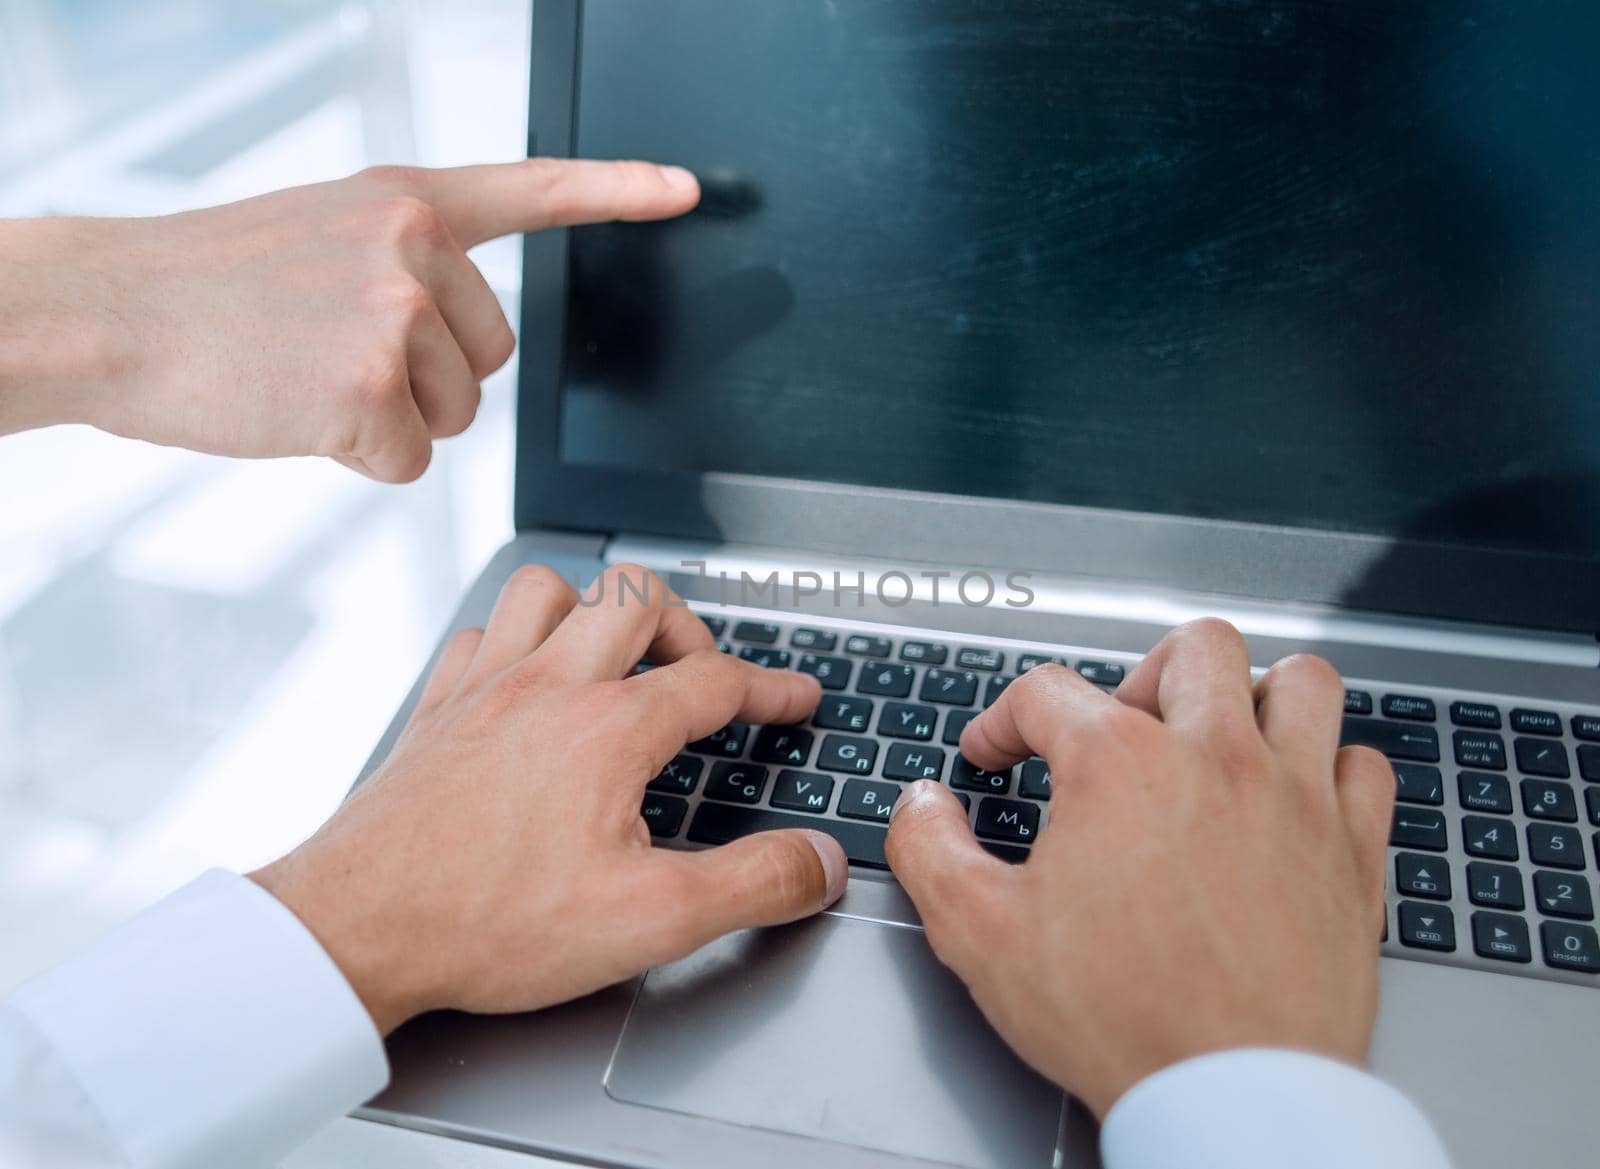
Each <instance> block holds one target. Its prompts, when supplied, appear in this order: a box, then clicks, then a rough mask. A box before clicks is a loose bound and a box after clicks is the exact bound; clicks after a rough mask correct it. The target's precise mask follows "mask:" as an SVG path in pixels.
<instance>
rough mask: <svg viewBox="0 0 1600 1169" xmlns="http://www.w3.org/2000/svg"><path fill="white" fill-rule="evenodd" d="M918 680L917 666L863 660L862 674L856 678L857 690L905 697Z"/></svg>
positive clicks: (891, 696)
mask: <svg viewBox="0 0 1600 1169" xmlns="http://www.w3.org/2000/svg"><path fill="white" fill-rule="evenodd" d="M916 680H917V671H916V668H915V667H913V666H908V665H906V664H905V663H904V662H863V663H862V665H861V676H860V677H859V678H857V679H856V691H857V692H858V693H860V694H882V695H884V696H885V697H888V698H904V697H905V696H906V695H908V694H910V693H911V684H912V683H913V682H915V681H916Z"/></svg>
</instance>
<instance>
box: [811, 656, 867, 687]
mask: <svg viewBox="0 0 1600 1169" xmlns="http://www.w3.org/2000/svg"><path fill="white" fill-rule="evenodd" d="M854 668H855V663H854V662H852V661H851V660H850V659H849V658H830V657H825V656H823V655H822V654H801V655H800V672H801V673H802V674H810V675H811V676H812V677H813V678H815V679H816V680H817V681H818V682H821V683H822V688H823V689H824V690H843V689H844V688H845V687H846V686H848V685H850V671H851V670H852V669H854Z"/></svg>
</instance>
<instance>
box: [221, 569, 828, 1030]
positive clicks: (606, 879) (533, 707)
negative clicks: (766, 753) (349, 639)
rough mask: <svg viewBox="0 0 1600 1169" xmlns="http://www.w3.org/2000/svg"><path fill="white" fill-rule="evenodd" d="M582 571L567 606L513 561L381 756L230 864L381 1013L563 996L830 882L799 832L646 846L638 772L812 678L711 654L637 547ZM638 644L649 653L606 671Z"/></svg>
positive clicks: (814, 904) (803, 693)
mask: <svg viewBox="0 0 1600 1169" xmlns="http://www.w3.org/2000/svg"><path fill="white" fill-rule="evenodd" d="M624 580H626V581H627V582H629V583H628V584H626V585H624V584H623V583H622V582H623V581H624ZM597 587H598V590H599V591H598V592H596V591H595V590H591V593H590V599H591V600H593V599H594V598H595V597H599V598H600V599H599V600H598V601H595V603H592V604H585V605H579V604H578V598H577V596H576V594H575V593H574V592H573V590H572V588H571V587H570V586H569V585H568V584H567V583H566V582H565V581H563V580H562V579H561V577H559V576H558V575H557V574H556V573H554V572H553V571H551V570H549V569H546V568H524V569H521V570H519V571H518V572H517V573H516V574H515V575H514V576H513V577H512V578H511V580H510V582H509V583H508V584H507V585H506V587H505V589H504V591H503V592H502V593H501V596H500V599H499V602H498V603H497V604H496V606H495V610H494V614H493V616H492V617H491V618H490V620H489V623H488V625H487V627H486V628H485V629H483V630H482V631H479V630H466V631H463V632H462V633H460V634H458V635H457V636H456V637H455V638H454V639H453V640H452V641H450V642H449V643H448V645H447V647H446V648H445V650H444V651H443V653H442V655H441V657H440V659H439V662H438V664H437V666H436V667H435V668H434V671H433V674H432V676H431V677H430V678H429V680H428V683H427V687H426V689H425V691H424V693H423V695H422V697H421V699H420V701H419V703H418V706H417V710H416V713H415V715H414V716H413V717H412V719H411V722H410V724H409V725H408V727H407V728H406V731H405V734H404V735H403V736H402V737H401V739H400V741H399V743H398V744H397V745H396V746H395V749H394V751H393V753H392V754H391V755H390V757H389V759H388V760H387V761H386V762H385V763H384V765H383V767H382V768H381V769H380V770H379V771H378V772H377V773H376V774H375V775H374V776H373V777H372V778H371V779H370V780H368V781H367V783H366V784H365V785H363V786H362V787H361V788H360V789H359V790H358V791H357V792H356V793H355V794H354V795H353V796H352V797H351V799H350V800H349V801H348V802H347V803H346V804H345V806H344V807H343V808H342V809H340V811H339V812H338V813H337V814H336V815H335V816H334V817H333V819H332V820H330V821H329V822H328V824H327V825H325V826H324V827H323V829H322V830H321V831H320V832H318V833H317V834H316V835H315V836H314V837H312V838H311V839H310V840H309V841H307V842H306V843H305V844H303V845H301V846H300V847H299V848H298V849H296V850H295V851H294V852H292V853H290V854H289V855H288V856H287V857H284V858H283V859H282V860H279V861H277V862H275V863H273V864H271V865H269V866H267V867H266V868H265V869H262V870H260V871H259V872H257V873H254V874H252V877H253V878H254V879H255V880H256V881H257V882H258V883H259V884H261V885H262V886H264V887H265V888H266V889H267V890H268V891H270V892H271V893H273V894H274V895H275V896H277V897H278V899H279V900H280V901H282V902H284V903H285V904H286V905H288V906H289V908H290V909H292V910H293V911H294V912H295V914H296V915H298V916H299V917H300V919H301V920H302V921H304V922H305V923H306V925H307V926H308V927H309V928H310V929H311V931H312V932H313V933H314V934H316V936H317V938H318V940H319V941H321V942H322V944H323V946H324V948H326V949H327V951H328V952H329V954H330V955H331V956H332V957H333V959H334V961H335V962H337V963H338V964H339V966H340V968H341V970H342V971H343V972H344V974H345V976H346V977H347V978H348V979H349V981H350V983H351V985H352V986H353V987H354V988H355V990H356V993H357V994H358V995H360V997H361V999H362V1002H363V1003H364V1004H365V1005H366V1007H367V1010H368V1011H369V1012H370V1013H371V1015H372V1017H373V1020H374V1021H375V1022H376V1023H377V1025H378V1027H379V1029H380V1030H382V1031H384V1032H388V1031H389V1030H392V1029H393V1028H394V1027H396V1026H398V1025H399V1024H400V1023H401V1022H403V1021H404V1020H405V1019H407V1018H409V1017H410V1016H412V1015H415V1014H418V1013H420V1012H422V1011H425V1010H429V1009H433V1008H440V1007H453V1008H459V1009H462V1010H471V1011H520V1010H531V1009H533V1008H536V1007H541V1006H548V1005H550V1004H553V1003H558V1002H562V1001H565V1000H567V999H571V998H576V997H577V996H579V995H582V994H585V993H588V992H589V991H593V990H598V989H599V988H600V987H603V986H607V985H610V984H612V983H615V982H618V981H621V980H622V979H625V978H628V977H630V976H632V975H635V974H638V973H640V972H641V971H643V970H645V969H646V968H647V967H650V966H653V965H656V964H657V963H660V962H665V961H668V960H670V959H672V958H676V957H681V956H682V955H684V954H687V953H689V952H690V951H692V950H694V949H696V948H698V947H699V946H701V945H703V944H704V943H706V942H708V941H710V940H711V939H713V938H715V937H717V936H718V935H720V934H723V933H727V932H729V931H731V930H734V929H739V928H743V927H745V926H754V925H767V924H775V923H779V922H785V921H792V920H794V919H795V918H798V917H803V916H805V915H808V914H811V913H814V912H816V911H817V910H819V909H822V908H824V907H825V906H826V905H829V904H831V903H832V902H833V901H834V900H836V899H837V898H838V897H839V895H840V893H841V892H842V891H843V889H844V883H845V878H846V871H847V870H846V861H845V856H844V853H843V851H842V850H841V849H840V847H839V845H838V844H837V843H836V842H835V841H834V840H833V838H831V837H829V836H827V835H825V834H823V833H820V832H812V831H799V830H791V831H785V832H769V833H763V834H760V835H757V836H751V837H747V838H745V839H743V840H739V841H735V842H734V843H731V844H728V845H725V846H723V847H721V848H716V849H711V850H707V851H704V852H668V851H663V850H652V849H651V847H650V840H651V837H650V830H649V827H648V826H647V824H646V822H645V821H644V820H643V819H641V818H640V814H639V809H640V802H641V799H642V797H643V795H644V792H645V785H646V784H647V783H649V782H650V780H651V779H652V778H653V777H654V776H655V775H656V774H657V773H658V772H659V771H661V770H662V768H663V766H664V765H666V764H667V763H668V762H669V761H670V760H671V759H672V758H673V756H674V755H675V754H676V753H677V752H678V751H680V750H681V749H682V747H683V745H684V743H685V742H687V741H689V740H694V739H701V738H704V737H706V736H709V735H712V734H713V733H714V732H716V731H718V730H720V729H721V728H723V727H725V726H726V725H727V724H728V723H729V722H730V721H732V720H734V719H739V720H744V721H748V722H759V723H771V724H778V725H781V724H785V723H791V722H795V721H797V720H799V719H801V718H803V717H804V716H805V715H807V714H809V713H810V712H811V711H812V710H813V709H814V708H815V707H816V705H817V701H818V699H819V697H820V695H821V691H820V689H819V687H818V685H817V682H816V680H815V679H814V678H812V677H809V676H807V675H805V674H801V673H797V672H792V671H787V670H767V669H762V668H761V667H760V666H757V665H753V664H751V663H749V662H744V661H740V660H738V659H737V658H735V657H733V656H731V655H728V654H722V653H718V652H717V648H716V642H715V640H714V639H713V638H712V636H711V634H710V632H709V631H708V630H707V629H706V626H705V625H704V623H702V622H701V621H700V619H699V618H698V617H696V616H695V615H694V614H693V613H691V612H690V611H689V610H688V609H686V608H682V607H680V606H677V605H674V604H673V603H672V602H674V601H675V600H676V598H673V597H672V596H671V594H670V593H669V592H668V591H667V588H666V586H665V585H664V584H663V583H662V582H661V581H660V580H659V579H657V578H656V577H655V576H654V575H653V574H651V573H649V572H648V571H647V570H644V569H639V568H633V567H631V566H623V567H618V568H613V569H610V570H609V571H608V572H607V573H606V574H605V575H604V576H603V577H602V578H601V581H600V582H598V586H597ZM640 598H643V599H642V600H641V599H640ZM647 653H648V655H649V657H650V660H651V661H653V662H655V663H658V665H659V668H657V669H654V670H652V671H650V672H649V673H646V674H642V675H639V676H637V677H630V676H629V675H630V674H631V672H632V670H633V666H634V663H635V662H637V661H638V660H639V659H640V658H641V657H642V656H644V655H646V654H647Z"/></svg>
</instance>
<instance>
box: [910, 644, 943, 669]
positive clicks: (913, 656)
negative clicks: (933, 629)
mask: <svg viewBox="0 0 1600 1169" xmlns="http://www.w3.org/2000/svg"><path fill="white" fill-rule="evenodd" d="M949 656H950V647H949V646H945V645H939V644H937V643H936V642H932V641H903V642H901V643H900V660H901V661H902V662H916V663H918V664H919V665H924V666H942V665H944V660H945V658H947V657H949Z"/></svg>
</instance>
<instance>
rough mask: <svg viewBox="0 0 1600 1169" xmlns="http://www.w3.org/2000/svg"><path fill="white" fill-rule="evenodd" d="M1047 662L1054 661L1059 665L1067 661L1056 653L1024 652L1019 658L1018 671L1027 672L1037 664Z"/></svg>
mask: <svg viewBox="0 0 1600 1169" xmlns="http://www.w3.org/2000/svg"><path fill="white" fill-rule="evenodd" d="M1046 662H1054V663H1055V664H1056V665H1058V666H1060V665H1065V663H1064V662H1063V661H1062V660H1061V659H1060V658H1058V657H1056V656H1055V655H1054V654H1022V655H1021V656H1019V657H1018V658H1017V673H1019V674H1026V673H1027V672H1028V671H1029V670H1031V669H1033V668H1034V667H1035V666H1042V665H1044V664H1045V663H1046Z"/></svg>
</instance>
